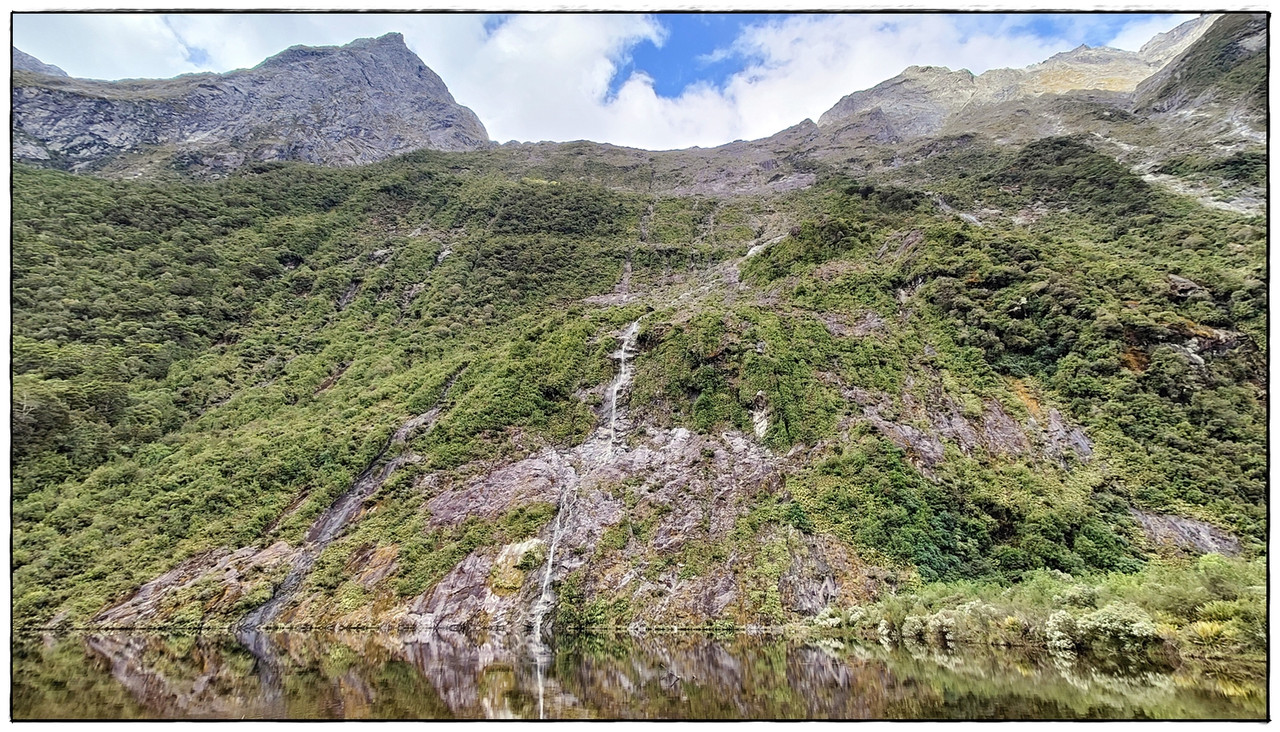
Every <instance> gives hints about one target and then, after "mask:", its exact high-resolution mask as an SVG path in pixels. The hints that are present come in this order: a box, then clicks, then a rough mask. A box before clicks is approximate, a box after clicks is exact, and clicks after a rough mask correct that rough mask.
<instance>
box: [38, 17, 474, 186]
mask: <svg viewBox="0 0 1280 732" xmlns="http://www.w3.org/2000/svg"><path fill="white" fill-rule="evenodd" d="M19 53H21V52H20V51H17V50H16V49H15V50H14V54H15V59H16V58H17V54H19ZM24 55H25V54H24ZM28 58H29V57H28ZM32 61H35V60H34V59H32ZM35 63H36V64H38V63H39V62H38V61H35ZM41 66H43V64H42V65H41ZM48 68H53V67H48ZM13 135H14V141H15V144H14V147H13V157H14V158H15V159H17V160H22V161H26V162H36V163H40V164H44V165H48V166H53V167H59V168H63V169H68V170H73V171H94V170H110V169H113V168H116V169H128V170H132V171H145V170H148V169H149V168H154V167H157V166H169V167H176V168H178V169H182V170H189V171H191V172H195V173H205V174H211V175H217V174H222V173H226V172H228V171H230V170H232V169H234V168H237V167H239V166H241V165H244V164H246V163H251V162H255V161H270V160H300V161H305V162H311V163H320V164H325V165H359V164H363V163H371V162H376V161H378V160H382V159H384V158H387V157H390V156H392V155H397V154H401V153H406V152H411V151H414V150H420V149H424V148H426V149H433V150H473V149H477V148H484V147H487V146H488V145H489V136H488V134H487V133H486V132H485V129H484V125H482V124H481V123H480V120H479V119H478V118H477V117H476V115H475V114H474V113H473V112H472V111H471V110H470V109H467V108H466V107H463V106H461V105H459V104H458V103H457V102H456V101H455V100H454V98H453V96H452V95H451V94H450V93H449V90H448V88H447V87H446V86H445V84H444V82H443V81H441V79H440V77H439V76H437V75H436V74H435V72H433V71H432V70H431V69H429V68H427V67H426V65H424V64H423V63H422V61H421V60H420V59H419V58H418V57H417V56H416V55H414V53H413V52H412V51H410V50H409V48H408V47H407V46H406V45H405V43H404V38H403V37H402V36H401V35H400V34H399V33H390V34H387V35H385V36H382V37H380V38H372V39H370V38H365V39H360V40H357V41H353V42H352V43H349V44H347V45H345V46H341V47H323V48H310V47H306V46H294V47H292V48H290V49H288V50H286V51H284V52H282V53H280V54H277V55H276V56H273V57H272V58H269V59H267V60H266V61H264V62H262V63H261V64H259V65H258V66H256V67H254V68H252V69H245V70H239V71H232V72H229V73H226V74H190V75H184V76H179V77H176V78H173V79H165V80H127V81H91V80H85V79H73V78H65V77H58V76H52V75H50V72H48V71H46V70H43V69H37V68H35V66H34V65H33V64H32V63H31V62H25V63H24V64H23V65H21V66H20V65H18V64H17V63H15V72H14V77H13Z"/></svg>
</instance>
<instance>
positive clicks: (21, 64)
mask: <svg viewBox="0 0 1280 732" xmlns="http://www.w3.org/2000/svg"><path fill="white" fill-rule="evenodd" d="M13 70H14V71H30V72H32V73H33V74H48V75H49V76H66V75H67V72H65V71H63V70H62V69H60V68H58V67H57V66H54V65H53V64H47V63H45V62H43V61H41V60H40V59H38V58H36V57H35V56H32V55H31V54H29V53H24V52H22V51H19V50H18V49H16V48H15V49H13Z"/></svg>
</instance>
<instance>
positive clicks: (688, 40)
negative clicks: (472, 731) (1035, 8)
mask: <svg viewBox="0 0 1280 732" xmlns="http://www.w3.org/2000/svg"><path fill="white" fill-rule="evenodd" d="M788 17H791V16H790V15H788V14H768V13H662V14H656V15H655V18H656V20H657V22H658V24H659V25H661V26H662V28H663V29H664V31H665V38H664V39H663V40H662V42H661V45H659V44H657V43H654V42H653V41H650V40H644V41H641V42H640V43H639V44H638V45H636V46H635V47H634V48H632V49H630V52H629V54H628V56H627V57H626V58H624V59H622V60H621V63H620V64H619V67H618V70H617V73H616V75H615V76H614V77H613V79H612V80H611V81H610V84H609V96H610V97H612V96H614V95H616V94H617V92H618V90H619V89H620V88H621V87H622V85H623V83H625V82H626V80H627V78H628V77H629V76H630V74H631V73H633V72H637V71H638V72H642V73H644V74H646V75H648V76H649V77H650V78H652V79H653V82H654V83H653V87H654V91H655V92H656V93H657V94H658V96H661V97H667V98H676V97H678V96H679V95H680V94H681V93H682V92H683V91H684V90H685V89H686V88H688V87H689V86H690V85H693V84H697V83H706V84H710V85H711V86H713V87H715V88H722V87H723V86H724V84H725V82H726V81H728V79H730V78H731V77H732V75H733V74H735V73H737V72H739V71H741V70H742V69H743V68H744V66H745V65H746V63H747V59H746V58H745V57H743V56H740V55H724V54H721V55H717V54H716V52H717V51H720V52H723V51H725V50H726V49H729V48H731V47H732V46H733V42H734V40H735V39H736V38H737V37H738V36H739V35H740V34H741V33H742V30H743V28H745V27H747V26H751V25H762V24H766V23H768V22H770V21H773V22H779V21H783V20H785V19H786V18H788ZM884 17H885V18H886V19H890V18H892V17H893V16H890V15H886V16H884ZM954 17H956V18H957V21H958V27H959V28H961V29H962V30H964V31H966V32H969V33H978V32H983V31H990V30H992V29H998V28H1000V27H1002V26H1015V27H1022V28H1023V29H1024V30H1025V33H1026V34H1027V35H1028V36H1032V37H1037V38H1043V39H1049V40H1052V39H1058V38H1071V39H1072V40H1073V41H1074V42H1075V44H1076V45H1079V44H1081V43H1083V44H1085V45H1089V46H1102V45H1106V44H1108V43H1110V42H1111V41H1113V40H1114V39H1115V38H1116V36H1117V34H1119V33H1120V32H1121V31H1123V30H1124V28H1125V27H1126V26H1140V25H1144V24H1146V23H1151V22H1156V23H1158V22H1159V21H1160V20H1161V19H1162V18H1166V17H1170V16H1168V15H1164V14H1154V13H1127V14H1118V13H1117V14H1093V15H1089V16H1085V15H1064V14H1044V13H1040V14H1031V13H1027V14H1023V13H1000V14H986V13H983V14H976V13H975V14H972V15H962V14H957V15H955V16H954ZM1082 19H1085V20H1086V22H1081V21H1082ZM1130 50H1137V49H1136V48H1135V49H1130Z"/></svg>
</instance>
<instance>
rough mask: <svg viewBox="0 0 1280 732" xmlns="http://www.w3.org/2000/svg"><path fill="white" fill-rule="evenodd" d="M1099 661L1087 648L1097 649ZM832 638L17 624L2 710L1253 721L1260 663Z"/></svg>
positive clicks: (123, 714) (279, 715)
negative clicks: (549, 636) (536, 636)
mask: <svg viewBox="0 0 1280 732" xmlns="http://www.w3.org/2000/svg"><path fill="white" fill-rule="evenodd" d="M1104 663H1105V662H1104ZM1240 671H1241V669H1239V668H1235V669H1234V674H1233V675H1227V674H1225V673H1224V672H1223V671H1222V670H1221V669H1215V668H1214V667H1211V666H1205V665H1195V666H1193V665H1189V664H1183V665H1179V666H1177V667H1172V666H1166V667H1155V668H1153V667H1146V668H1124V667H1121V666H1116V665H1111V666H1100V665H1098V663H1097V662H1095V663H1094V664H1092V665H1083V664H1080V663H1078V662H1077V663H1067V662H1064V661H1062V660H1055V659H1054V658H1053V657H1050V656H1047V655H1039V654H1027V653H1022V652H1016V651H1009V650H1001V651H999V652H996V651H993V650H990V649H966V650H963V651H961V652H955V653H943V652H938V651H934V650H928V649H923V648H916V649H908V648H885V647H881V646H879V645H874V644H864V643H855V642H852V641H848V640H846V641H845V642H844V643H841V642H835V641H829V640H828V641H821V642H807V641H798V640H788V639H783V638H777V637H773V638H761V637H751V636H745V635H734V636H729V637H725V638H712V637H708V636H706V635H656V636H643V637H637V638H633V637H630V636H618V637H608V638H600V637H590V638H579V639H574V640H571V641H562V642H561V643H560V645H559V647H558V648H557V649H556V650H555V651H554V653H551V654H549V655H546V656H543V657H541V658H538V657H535V655H534V654H532V653H530V652H529V651H528V650H527V648H525V647H523V646H521V645H520V644H515V645H513V646H506V645H504V644H501V643H498V642H496V641H494V640H491V639H486V638H480V639H475V638H468V637H466V636H463V635H461V634H455V633H449V632H441V633H437V634H433V635H430V636H427V637H420V636H419V637H411V636H405V637H398V636H395V635H388V634H359V633H349V634H348V633H270V634H268V633H257V632H255V633H241V634H240V635H238V636H237V635H232V634H223V635H194V636H193V635H188V636H180V635H157V634H80V635H66V636H54V635H43V636H41V635H36V636H29V637H23V636H17V637H15V639H14V645H13V687H12V692H13V695H12V699H13V716H14V718H15V719H75V718H95V719H131V718H177V719H196V718H203V719H210V718H211V719H448V718H526V719H528V718H532V719H537V718H539V717H543V718H560V719H599V718H603V719H620V718H621V719H632V718H641V719H644V718H649V719H952V718H962V719H992V718H996V719H1002V718H1007V719H1078V718H1118V719H1149V718H1157V719H1184V718H1196V719H1202V718H1254V719H1258V718H1263V717H1265V715H1266V702H1267V696H1266V687H1265V678H1264V677H1263V674H1264V673H1265V671H1264V670H1263V669H1260V668H1259V669H1254V670H1253V671H1252V672H1250V673H1245V674H1244V675H1241V673H1240Z"/></svg>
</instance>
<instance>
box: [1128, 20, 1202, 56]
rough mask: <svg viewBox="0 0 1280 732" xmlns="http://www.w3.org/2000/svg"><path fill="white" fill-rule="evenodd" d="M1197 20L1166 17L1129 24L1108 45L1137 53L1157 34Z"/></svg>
mask: <svg viewBox="0 0 1280 732" xmlns="http://www.w3.org/2000/svg"><path fill="white" fill-rule="evenodd" d="M1195 19H1196V16H1195V15H1164V16H1157V17H1154V18H1148V19H1146V20H1143V21H1138V22H1135V23H1129V24H1128V25H1126V26H1125V27H1124V30H1122V31H1120V32H1119V33H1117V34H1116V37H1115V38H1112V39H1111V40H1110V41H1109V42H1107V45H1108V46H1111V47H1112V48H1123V49H1124V50H1126V51H1137V50H1138V49H1140V48H1142V46H1143V44H1145V43H1146V42H1147V41H1149V40H1151V38H1152V37H1153V36H1155V35H1156V34H1157V33H1164V32H1165V31H1170V30H1173V29H1174V28H1176V27H1178V26H1179V25H1182V24H1183V23H1185V22H1187V21H1189V20H1195Z"/></svg>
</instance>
